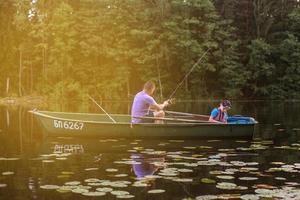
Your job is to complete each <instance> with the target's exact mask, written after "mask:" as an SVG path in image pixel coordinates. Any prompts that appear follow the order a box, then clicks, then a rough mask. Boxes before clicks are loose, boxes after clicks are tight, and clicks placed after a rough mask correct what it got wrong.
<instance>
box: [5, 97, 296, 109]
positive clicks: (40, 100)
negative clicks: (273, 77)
mask: <svg viewBox="0 0 300 200" xmlns="http://www.w3.org/2000/svg"><path fill="white" fill-rule="evenodd" d="M230 100H231V101H234V102H245V103H246V102H282V103H289V102H290V103H299V102H300V99H285V100H282V99H250V100H245V99H240V100H238V99H230ZM70 101H83V100H82V99H71V100H70ZM176 101H177V102H181V103H192V102H219V101H221V99H209V98H208V99H194V100H191V99H178V100H176ZM110 102H111V103H115V102H124V103H125V102H132V101H131V100H121V99H120V100H117V99H116V100H103V101H102V103H110ZM47 103H51V101H49V99H47V97H45V96H33V95H28V96H22V97H0V105H7V106H8V105H44V104H47Z"/></svg>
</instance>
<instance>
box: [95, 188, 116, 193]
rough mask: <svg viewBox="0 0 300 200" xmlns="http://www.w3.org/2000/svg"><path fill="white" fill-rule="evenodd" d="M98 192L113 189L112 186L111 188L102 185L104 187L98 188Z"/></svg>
mask: <svg viewBox="0 0 300 200" xmlns="http://www.w3.org/2000/svg"><path fill="white" fill-rule="evenodd" d="M96 190H97V191H98V192H111V191H113V189H112V188H109V187H102V188H97V189H96Z"/></svg>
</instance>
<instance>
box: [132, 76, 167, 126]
mask: <svg viewBox="0 0 300 200" xmlns="http://www.w3.org/2000/svg"><path fill="white" fill-rule="evenodd" d="M154 90H155V84H154V83H153V82H152V81H148V82H146V83H145V85H144V89H143V90H142V91H141V92H139V93H137V94H136V95H135V97H134V100H133V104H132V108H131V122H132V123H133V124H137V123H145V122H154V120H151V119H150V120H149V119H142V117H156V118H161V117H162V118H163V117H164V116H165V113H164V111H163V109H164V108H165V107H166V106H168V105H169V103H168V101H165V102H164V103H163V104H157V103H156V101H155V100H154V99H153V97H152V95H153V93H154ZM150 109H151V110H150ZM152 110H154V111H152ZM156 122H159V121H157V120H156Z"/></svg>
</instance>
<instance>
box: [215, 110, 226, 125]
mask: <svg viewBox="0 0 300 200" xmlns="http://www.w3.org/2000/svg"><path fill="white" fill-rule="evenodd" d="M224 117H225V113H224V112H222V111H221V110H220V109H219V108H218V114H217V116H215V117H214V118H213V119H214V120H216V121H219V122H224Z"/></svg>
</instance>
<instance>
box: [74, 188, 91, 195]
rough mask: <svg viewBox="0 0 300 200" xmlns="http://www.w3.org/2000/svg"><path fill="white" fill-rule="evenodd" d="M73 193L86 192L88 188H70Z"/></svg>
mask: <svg viewBox="0 0 300 200" xmlns="http://www.w3.org/2000/svg"><path fill="white" fill-rule="evenodd" d="M72 192H73V193H77V194H82V193H88V192H89V190H87V189H84V188H76V189H73V190H72Z"/></svg>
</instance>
